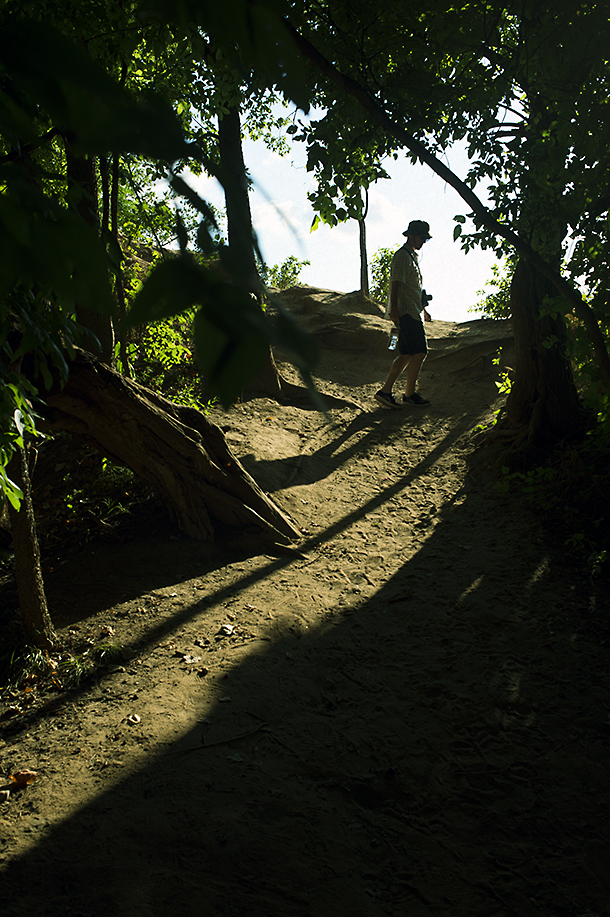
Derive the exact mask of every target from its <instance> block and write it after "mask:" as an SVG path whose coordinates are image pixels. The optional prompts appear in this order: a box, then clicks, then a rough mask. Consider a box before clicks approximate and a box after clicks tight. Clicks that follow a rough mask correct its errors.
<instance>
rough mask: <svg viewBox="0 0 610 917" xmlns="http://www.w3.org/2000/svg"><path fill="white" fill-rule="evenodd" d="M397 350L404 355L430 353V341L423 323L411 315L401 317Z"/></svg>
mask: <svg viewBox="0 0 610 917" xmlns="http://www.w3.org/2000/svg"><path fill="white" fill-rule="evenodd" d="M397 350H398V352H399V353H403V354H414V353H428V341H427V340H426V331H425V329H424V323H423V322H422V321H420V320H419V319H417V318H413V317H412V316H411V315H401V316H400V331H399V334H398V347H397Z"/></svg>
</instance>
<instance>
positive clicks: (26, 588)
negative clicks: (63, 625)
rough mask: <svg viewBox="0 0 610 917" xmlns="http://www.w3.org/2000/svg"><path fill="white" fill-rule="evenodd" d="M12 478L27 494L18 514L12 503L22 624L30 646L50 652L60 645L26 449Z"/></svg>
mask: <svg viewBox="0 0 610 917" xmlns="http://www.w3.org/2000/svg"><path fill="white" fill-rule="evenodd" d="M8 474H9V477H10V478H11V480H13V481H14V482H15V484H17V485H18V487H20V488H21V490H22V491H23V500H22V502H21V506H20V507H19V510H18V511H17V510H16V509H14V508H13V507H12V506H11V504H10V503H9V519H10V522H11V533H12V536H13V548H14V551H15V579H16V582H17V594H18V596H19V606H20V608H21V623H22V626H23V630H24V633H25V638H26V640H27V642H28V643H30V644H33V645H34V646H38V647H40V648H41V649H45V650H50V649H51V648H52V647H53V646H55V645H56V644H57V635H56V634H55V630H54V629H53V622H52V621H51V618H50V615H49V611H48V609H47V600H46V596H45V591H44V583H43V580H42V571H41V569H40V551H39V549H38V539H37V537H36V521H35V519H34V507H33V506H32V493H31V488H30V475H29V472H28V463H27V454H26V451H25V449H23V448H18V447H16V448H15V451H14V452H13V457H12V458H11V460H10V462H9V465H8Z"/></svg>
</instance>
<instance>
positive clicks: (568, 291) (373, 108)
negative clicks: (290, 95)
mask: <svg viewBox="0 0 610 917" xmlns="http://www.w3.org/2000/svg"><path fill="white" fill-rule="evenodd" d="M286 27H287V29H288V31H289V32H290V34H291V35H292V37H293V39H294V41H295V44H296V45H297V47H298V49H299V51H300V52H301V53H302V54H303V56H304V57H306V58H307V59H308V60H310V61H311V62H312V63H313V64H314V66H315V67H317V69H318V70H320V71H321V73H323V74H324V76H326V77H327V78H328V79H329V80H331V81H332V82H333V83H334V84H335V85H336V86H338V87H339V88H340V89H342V90H343V91H344V92H346V93H348V94H349V95H351V96H352V98H354V99H356V101H357V102H358V103H359V104H360V105H361V107H362V108H363V109H364V110H365V111H366V112H367V113H368V114H369V115H370V116H371V117H372V118H373V119H374V120H375V121H376V122H377V124H379V126H380V127H381V128H382V129H383V130H384V131H385V132H386V133H388V134H390V135H391V136H393V137H395V138H396V139H397V140H399V141H400V143H401V144H402V145H403V146H405V147H406V148H407V149H408V150H410V151H411V152H412V153H414V154H415V155H416V156H417V157H418V159H420V160H421V162H424V163H425V164H426V165H427V166H429V167H430V168H431V169H432V170H433V171H434V172H436V174H437V175H439V176H440V177H441V178H442V179H443V180H444V181H445V182H447V184H449V185H451V187H452V188H455V190H456V191H457V192H458V194H459V195H460V197H461V198H462V199H463V200H464V201H466V203H467V204H468V205H469V207H470V208H471V209H472V212H473V213H474V215H475V217H476V219H477V221H478V222H479V223H480V224H481V225H482V226H484V227H485V228H486V229H488V230H489V231H490V232H493V233H494V234H495V235H498V236H501V237H502V238H503V239H505V240H506V241H507V242H508V243H509V245H511V246H512V247H513V248H514V249H516V251H517V252H518V253H519V255H521V256H522V257H523V258H525V259H527V260H528V261H529V262H530V263H531V264H532V265H533V266H534V267H535V268H536V270H538V271H539V272H540V273H541V274H542V275H543V276H544V277H546V278H547V279H548V280H550V282H551V283H552V284H553V286H554V287H555V289H556V290H557V291H558V292H559V293H560V294H561V295H562V296H563V297H564V298H565V299H567V300H568V302H569V303H570V304H571V305H572V307H573V309H574V312H575V313H576V315H577V317H578V318H579V319H580V320H581V321H582V322H583V324H584V325H585V327H586V329H587V334H588V336H589V340H590V342H591V345H592V347H593V350H594V352H595V356H596V357H597V360H598V363H599V367H600V371H601V374H602V378H603V379H604V382H605V384H606V387H607V389H609V390H610V355H609V354H608V350H607V348H606V342H605V340H604V336H603V334H602V331H601V329H600V327H599V325H598V323H597V319H596V317H595V313H594V312H593V309H592V308H591V307H590V306H589V304H588V303H586V302H585V301H584V300H583V298H582V296H581V294H580V293H579V292H578V290H577V289H575V288H574V286H573V285H572V284H571V283H570V282H569V281H568V280H566V279H565V278H564V277H562V276H561V274H560V273H559V271H557V270H555V269H554V268H553V267H552V266H551V265H550V264H548V263H547V262H546V261H545V260H544V258H542V257H541V256H540V255H539V254H538V253H537V252H536V251H534V249H533V248H532V247H531V245H530V244H529V243H528V242H526V241H525V240H524V239H522V238H521V237H520V236H519V235H517V233H515V232H513V230H512V229H510V228H509V227H508V226H507V225H506V224H504V223H500V222H499V221H498V220H496V218H495V217H494V216H493V215H492V214H491V213H490V211H489V210H488V209H487V207H486V206H485V205H484V204H483V203H482V201H481V200H480V199H479V198H478V197H477V195H476V194H475V193H474V191H473V190H472V188H469V187H468V185H466V184H465V183H464V182H463V181H462V180H461V179H460V178H458V176H457V175H455V173H454V172H452V171H451V170H450V169H449V168H447V166H446V165H445V164H444V163H443V162H441V161H440V159H437V157H436V156H435V155H434V154H433V153H431V152H430V151H429V150H428V148H427V147H426V146H425V145H424V144H423V143H422V142H421V141H420V140H417V138H416V137H414V136H413V135H412V134H410V133H409V132H408V131H407V130H406V129H405V128H404V127H403V126H402V125H401V124H398V123H397V122H395V121H394V120H393V119H392V118H390V116H389V115H388V113H387V112H386V111H385V110H384V109H383V108H382V107H381V106H380V105H379V104H378V102H377V101H376V100H375V99H374V98H373V97H372V96H371V95H370V93H369V92H367V90H366V89H364V88H363V87H362V86H361V85H360V84H359V83H357V82H356V80H353V79H352V78H351V77H349V76H346V75H345V74H343V73H341V71H340V70H338V69H337V67H335V65H334V64H332V63H331V62H330V61H329V60H328V59H327V58H326V57H324V55H323V54H321V53H320V52H319V51H318V50H317V48H315V47H314V46H313V45H312V44H311V42H310V41H309V40H308V39H307V38H305V37H304V36H303V35H301V34H300V32H298V31H297V29H295V28H294V26H293V25H292V24H291V23H290V22H288V21H286Z"/></svg>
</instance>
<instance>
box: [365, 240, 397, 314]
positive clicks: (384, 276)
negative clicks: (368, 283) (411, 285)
mask: <svg viewBox="0 0 610 917" xmlns="http://www.w3.org/2000/svg"><path fill="white" fill-rule="evenodd" d="M397 248H398V246H397V245H395V246H394V247H393V248H378V249H377V251H376V252H375V254H374V255H373V260H372V261H371V277H372V278H373V285H372V287H371V296H372V298H373V299H376V300H377V302H383V303H385V301H386V300H387V298H388V288H389V286H390V268H391V266H392V258H393V257H394V253H395V252H396V250H397Z"/></svg>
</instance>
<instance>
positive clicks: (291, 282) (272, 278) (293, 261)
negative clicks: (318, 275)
mask: <svg viewBox="0 0 610 917" xmlns="http://www.w3.org/2000/svg"><path fill="white" fill-rule="evenodd" d="M310 264H311V262H310V261H299V259H298V258H297V257H296V255H288V257H287V258H286V260H285V261H283V262H282V263H281V264H274V265H273V267H269V266H268V265H266V264H262V265H261V266H260V276H261V280H262V281H263V283H264V284H265V285H266V286H270V287H277V288H278V289H279V290H286V289H288V287H293V286H295V285H296V284H297V283H298V282H299V274H300V273H301V271H302V270H303V268H304V267H308V266H309V265H310Z"/></svg>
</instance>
